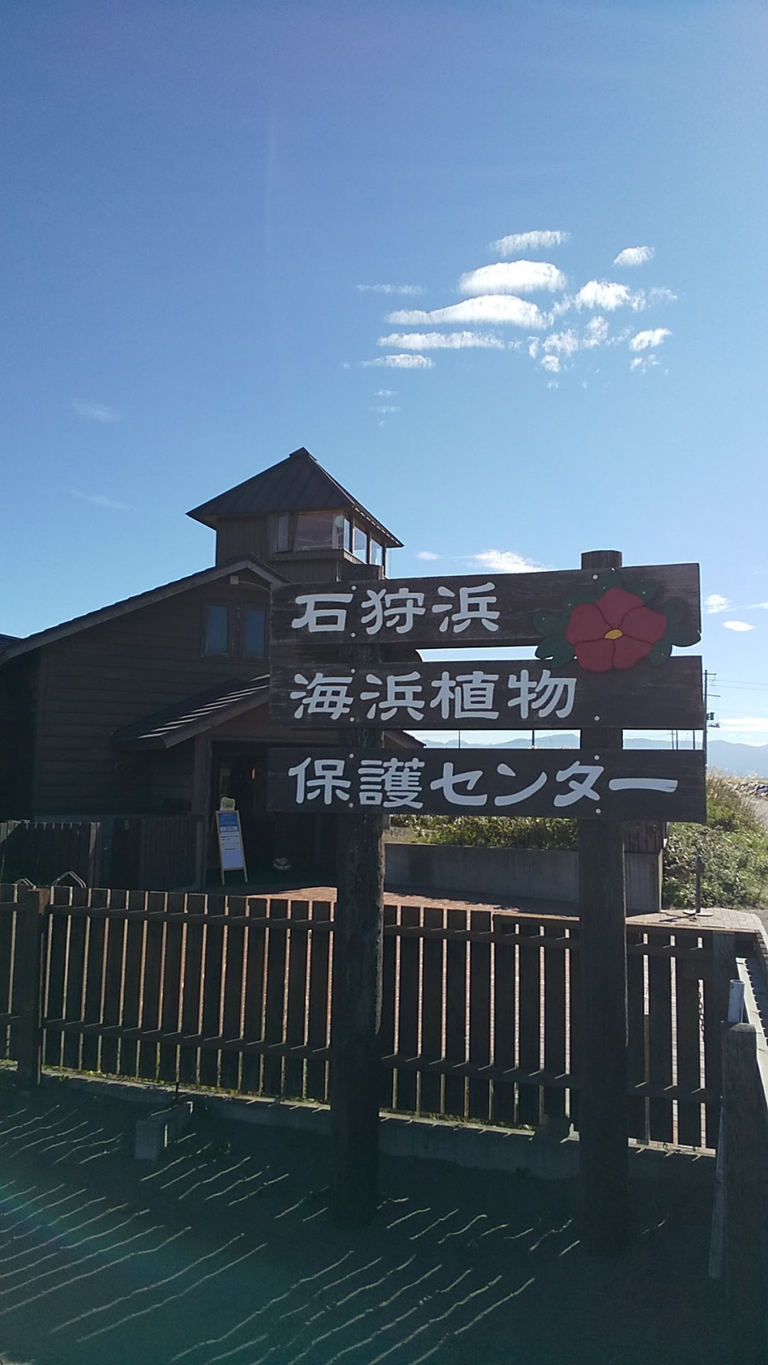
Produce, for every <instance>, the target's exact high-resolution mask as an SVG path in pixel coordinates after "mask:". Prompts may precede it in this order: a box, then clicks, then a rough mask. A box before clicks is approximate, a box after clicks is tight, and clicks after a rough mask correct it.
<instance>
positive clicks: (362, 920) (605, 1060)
mask: <svg viewBox="0 0 768 1365" xmlns="http://www.w3.org/2000/svg"><path fill="white" fill-rule="evenodd" d="M366 580H367V581H366ZM699 616H700V602H699V574H698V566H697V565H694V564H673V565H656V566H645V567H640V568H628V569H624V568H622V560H621V555H620V554H619V553H618V551H594V552H592V553H589V554H585V555H583V556H582V563H581V568H580V569H578V570H569V571H566V572H557V573H535V574H502V575H498V576H492V577H485V578H483V577H480V576H477V577H469V578H448V579H431V578H423V579H414V580H392V579H381V580H378V579H376V580H374V581H371V577H370V570H366V569H365V568H364V567H363V566H360V567H359V569H356V571H355V574H354V578H350V579H349V580H348V581H341V582H336V583H330V584H326V585H318V584H307V585H304V586H298V585H295V584H291V585H289V586H286V587H282V588H279V589H276V590H275V591H274V592H273V604H272V614H271V619H272V643H273V667H272V676H271V682H270V711H271V713H272V715H273V717H274V718H275V719H276V720H278V721H279V722H280V723H281V724H283V725H289V726H293V727H294V729H295V731H296V735H297V743H296V745H295V746H294V747H293V748H290V749H274V750H272V751H271V753H270V759H269V803H270V806H271V809H273V810H310V811H311V810H324V811H328V812H338V813H339V815H340V816H341V820H340V829H341V833H340V840H339V855H340V856H339V875H338V883H339V886H338V904H337V920H336V930H335V936H334V955H335V965H334V983H333V1002H332V1014H333V1017H332V1023H331V1127H332V1132H333V1136H334V1172H333V1177H332V1200H331V1206H332V1213H333V1216H334V1218H335V1219H336V1221H338V1222H341V1223H344V1224H347V1225H349V1224H362V1223H365V1222H368V1221H369V1220H370V1219H371V1218H372V1217H373V1215H374V1213H375V1209H376V1203H377V1192H376V1165H377V1150H378V1141H377V1125H378V1099H377V1093H378V1070H379V1068H378V1044H377V1037H378V1027H379V1022H378V1021H379V1009H380V992H381V933H382V913H381V906H382V846H381V828H382V816H383V814H385V813H387V812H389V811H398V812H400V813H408V812H415V813H418V812H421V813H425V814H426V813H431V812H434V813H441V814H452V815H456V814H459V813H464V814H477V815H480V814H484V815H511V816H514V815H536V816H551V815H560V816H567V817H570V818H573V819H576V820H577V821H578V823H579V850H580V915H581V941H580V950H581V963H582V968H581V995H582V1043H581V1049H580V1057H579V1061H578V1070H577V1076H576V1080H577V1082H578V1085H579V1089H580V1110H579V1128H580V1139H581V1143H580V1153H581V1157H580V1159H581V1171H582V1181H583V1189H584V1195H585V1240H586V1243H587V1245H588V1247H589V1248H590V1250H592V1251H593V1252H595V1253H596V1254H615V1253H616V1252H618V1251H619V1250H620V1249H621V1248H622V1247H623V1245H624V1244H625V1242H626V1238H627V1173H628V1172H627V1117H626V1105H627V1093H626V1091H627V1056H626V1043H627V1006H626V930H625V899H624V850H623V830H622V823H623V821H625V820H695V821H703V820H705V819H706V791H705V782H704V760H703V755H702V754H701V753H700V752H692V751H680V750H678V751H674V752H671V751H663V752H659V751H648V750H631V749H624V748H623V734H622V731H623V729H624V727H629V726H631V727H633V728H644V727H647V728H652V729H656V728H659V727H667V726H670V727H671V728H691V729H701V728H702V727H703V723H704V706H703V696H702V687H701V664H700V660H696V659H679V658H674V659H673V658H671V654H672V649H673V647H674V646H682V647H685V646H688V645H692V644H695V643H696V642H697V641H698V639H699ZM478 644H479V645H482V646H485V647H487V646H488V645H491V644H496V645H498V646H500V647H507V646H509V645H525V646H531V645H535V646H536V661H533V660H528V659H518V660H509V659H505V660H488V659H482V660H473V661H470V662H467V663H462V664H455V663H451V662H446V663H441V664H433V663H429V662H424V661H423V660H421V659H420V658H419V656H418V655H416V654H415V652H409V653H406V654H405V656H404V652H403V646H406V649H407V650H411V651H413V650H415V647H421V646H426V647H430V646H431V647H434V646H441V647H442V648H446V647H449V648H461V649H468V648H470V647H471V646H472V645H478ZM391 645H395V646H397V652H396V653H390V661H389V662H388V661H386V657H385V649H386V647H388V646H391ZM339 646H342V647H343V650H342V658H341V659H340V658H339V652H338V649H339ZM404 657H405V660H406V661H405V662H402V663H394V662H392V659H403V658H404ZM673 718H674V719H673ZM573 725H578V727H579V728H580V730H581V740H580V748H579V749H578V750H572V749H559V750H558V749H555V750H549V751H546V750H541V749H534V750H528V751H525V750H520V749H517V748H515V749H512V750H509V749H498V748H497V749H493V748H490V749H481V750H467V749H457V750H450V749H419V750H416V751H413V750H410V751H409V750H405V751H404V750H403V749H402V748H396V749H395V748H393V749H391V750H390V749H386V748H384V747H383V745H382V740H381V734H382V731H383V730H384V728H385V727H389V728H392V729H396V730H418V729H420V728H429V729H437V728H448V729H456V728H471V729H482V728H486V729H497V730H508V729H524V730H529V731H530V730H535V729H537V728H539V727H544V726H546V727H547V728H548V729H558V728H560V729H563V728H566V727H568V726H573ZM318 726H327V727H329V728H330V729H332V730H335V731H336V732H337V734H336V740H337V747H325V748H322V749H318V748H308V747H307V746H302V745H301V743H300V738H301V730H302V728H304V729H305V730H306V729H315V728H317V727H318ZM347 735H349V739H350V742H349V745H348V746H347V745H345V746H344V747H343V748H342V747H339V745H338V741H339V738H341V739H344V738H345V737H346V736H347ZM503 988H504V983H503V982H502V981H499V982H497V990H503Z"/></svg>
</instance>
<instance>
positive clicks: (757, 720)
mask: <svg viewBox="0 0 768 1365" xmlns="http://www.w3.org/2000/svg"><path fill="white" fill-rule="evenodd" d="M718 725H719V728H720V729H721V730H730V732H731V734H741V733H747V734H748V733H749V732H750V731H753V732H754V733H755V734H763V735H765V734H768V716H730V717H728V718H726V719H725V720H719V721H718Z"/></svg>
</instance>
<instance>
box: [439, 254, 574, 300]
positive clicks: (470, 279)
mask: <svg viewBox="0 0 768 1365" xmlns="http://www.w3.org/2000/svg"><path fill="white" fill-rule="evenodd" d="M567 283H568V281H567V279H566V277H565V275H564V274H563V272H562V270H558V269H557V266H555V265H549V264H548V262H547V261H500V262H498V263H497V264H496V265H483V266H481V267H480V269H479V270H470V271H468V272H467V273H466V274H465V275H462V276H461V278H460V280H459V293H461V294H486V293H488V294H517V293H523V294H527V293H528V292H529V290H531V289H550V290H555V289H565V286H566V284H567Z"/></svg>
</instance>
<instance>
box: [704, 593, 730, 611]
mask: <svg viewBox="0 0 768 1365" xmlns="http://www.w3.org/2000/svg"><path fill="white" fill-rule="evenodd" d="M730 605H731V604H730V602H729V601H728V598H727V597H723V596H722V594H721V593H719V592H711V593H710V594H709V597H705V599H704V608H705V610H706V611H707V612H708V613H709V614H710V615H711V614H712V613H713V612H718V611H727V610H728V608H729V607H730Z"/></svg>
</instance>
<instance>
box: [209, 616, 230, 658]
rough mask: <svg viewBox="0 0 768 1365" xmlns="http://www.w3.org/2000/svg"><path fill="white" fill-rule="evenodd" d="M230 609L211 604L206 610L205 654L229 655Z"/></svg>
mask: <svg viewBox="0 0 768 1365" xmlns="http://www.w3.org/2000/svg"><path fill="white" fill-rule="evenodd" d="M229 644H230V631H229V607H219V606H214V605H212V604H209V605H208V606H207V607H206V609H205V651H204V652H205V653H206V654H229Z"/></svg>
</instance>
